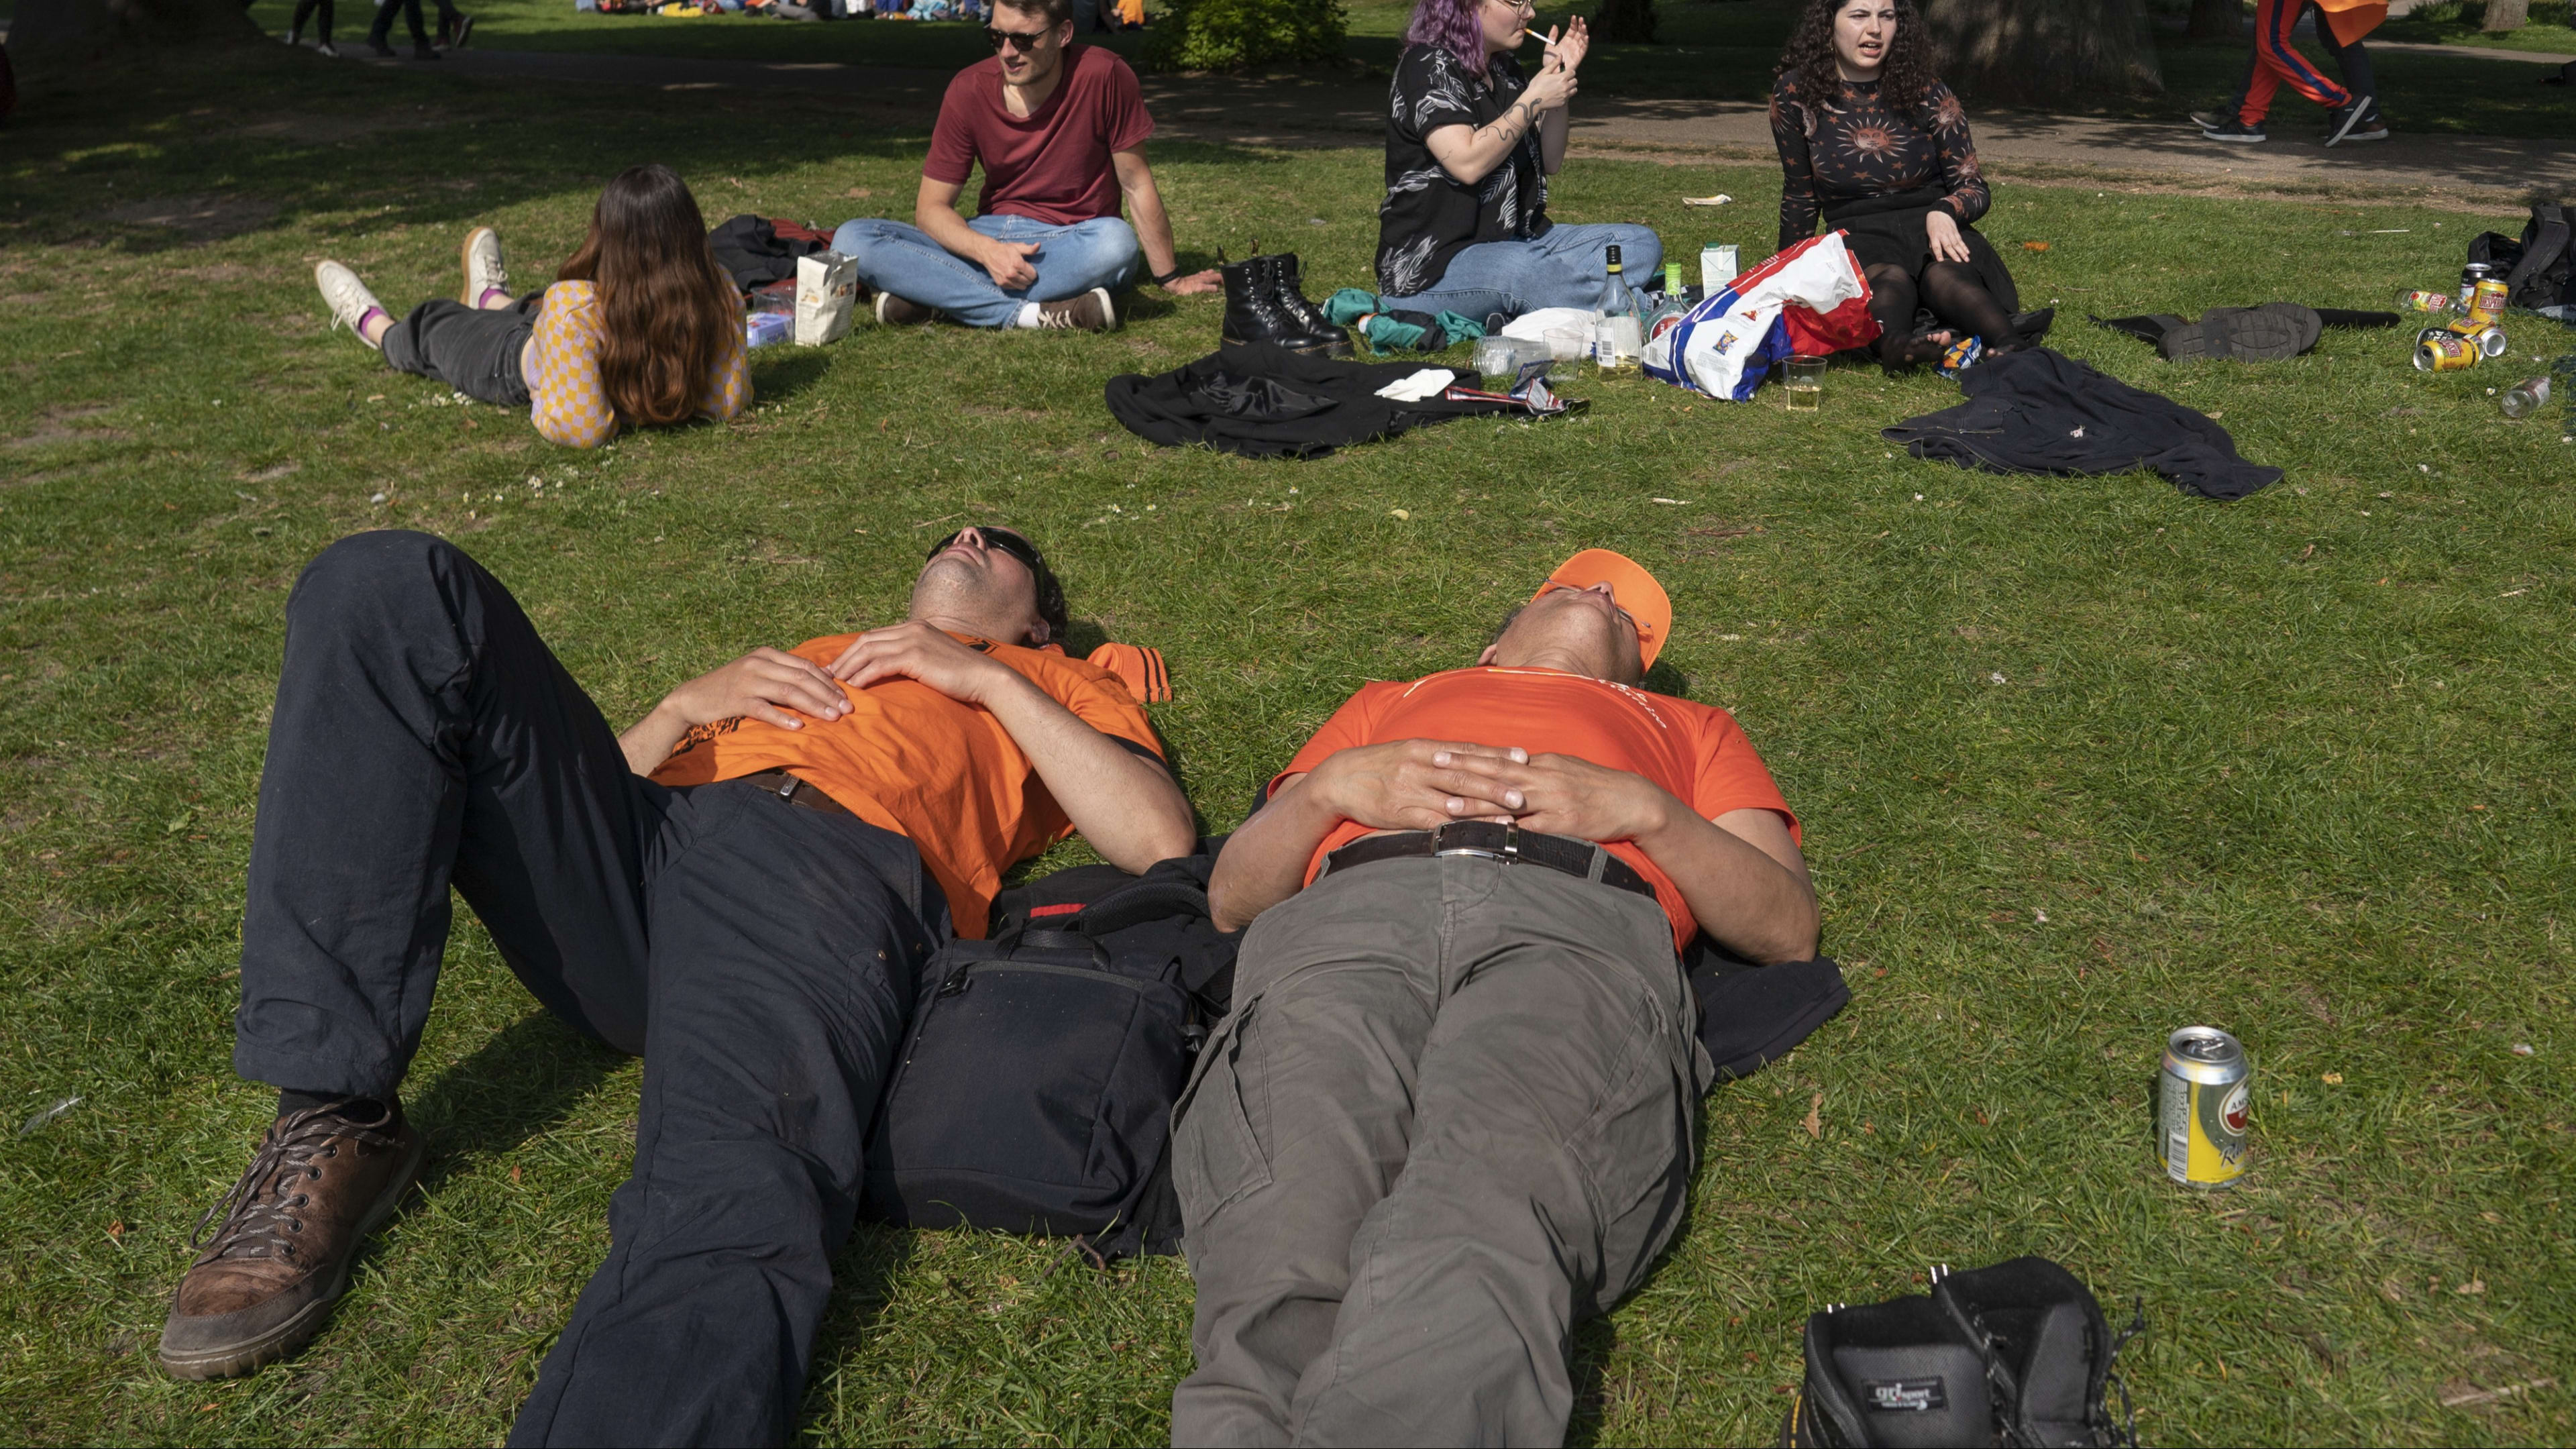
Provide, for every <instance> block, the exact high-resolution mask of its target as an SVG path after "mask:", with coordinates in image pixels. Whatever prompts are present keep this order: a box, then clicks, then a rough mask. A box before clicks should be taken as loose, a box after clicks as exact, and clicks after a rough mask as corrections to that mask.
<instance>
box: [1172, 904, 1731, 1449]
mask: <svg viewBox="0 0 2576 1449" xmlns="http://www.w3.org/2000/svg"><path fill="white" fill-rule="evenodd" d="M1693 1026H1694V1020H1693V1016H1692V998H1691V995H1690V988H1689V985H1688V983H1687V982H1686V981H1685V980H1684V979H1683V977H1682V973H1681V970H1680V967H1679V965H1678V963H1677V962H1676V961H1675V959H1674V956H1673V939H1672V928H1671V927H1670V925H1669V924H1667V922H1666V921H1665V918H1664V915H1663V912H1662V911H1661V910H1659V909H1658V908H1657V907H1656V905H1655V903H1654V902H1653V901H1652V900H1650V899H1648V898H1646V897H1643V896H1638V895H1632V894H1629V893H1626V892H1623V891H1618V890H1613V889H1611V888H1610V887H1608V886H1604V885H1597V884H1592V883H1588V882H1585V881H1582V880H1578V879H1576V878H1574V877H1572V876H1568V875H1562V874H1559V873H1557V872H1555V871H1550V870H1543V869H1541V868H1539V867H1537V866H1531V865H1509V866H1507V865H1504V864H1501V863H1499V862H1496V861H1491V860H1483V859H1477V858H1473V857H1463V856H1460V857H1450V858H1448V859H1423V860H1393V861H1382V862H1378V863H1375V864H1371V865H1366V866H1361V867H1358V868H1356V869H1354V870H1352V871H1350V872H1348V873H1347V874H1334V875H1329V876H1326V877H1325V878H1324V879H1322V880H1320V881H1318V882H1316V883H1315V884H1314V885H1313V886H1312V887H1310V888H1309V889H1307V890H1305V891H1303V892H1301V893H1300V894H1298V895H1297V896H1295V897H1293V898H1291V899H1290V900H1288V901H1286V902H1283V903H1282V904H1280V905H1278V906H1275V907H1273V908H1271V909H1270V910H1268V911H1266V912H1264V913H1263V914H1262V915H1261V917H1260V918H1259V919H1258V920H1256V921H1255V922H1254V923H1253V926H1252V930H1251V933H1250V934H1249V935H1248V936H1247V937H1245V939H1244V945H1243V953H1242V957H1241V960H1240V963H1239V964H1238V966H1237V971H1236V978H1235V1008H1234V1011H1233V1013H1232V1014H1231V1015H1229V1016H1228V1017H1227V1018H1226V1020H1225V1021H1224V1023H1223V1024H1222V1025H1220V1026H1219V1027H1218V1029H1217V1032H1216V1035H1215V1036H1214V1037H1213V1038H1212V1039H1211V1040H1210V1041H1209V1043H1208V1046H1207V1049H1206V1050H1205V1051H1204V1052H1202V1053H1201V1054H1200V1060H1199V1064H1198V1068H1197V1071H1196V1074H1195V1075H1194V1077H1193V1079H1192V1080H1191V1083H1190V1085H1189V1088H1188V1089H1187V1091H1186V1092H1184V1094H1183V1096H1182V1098H1181V1103H1180V1106H1179V1108H1178V1122H1177V1125H1176V1127H1175V1131H1174V1136H1173V1149H1172V1150H1173V1169H1172V1171H1173V1183H1174V1185H1175V1186H1176V1187H1177V1188H1178V1189H1179V1193H1180V1201H1181V1213H1182V1219H1183V1222H1184V1224H1185V1227H1186V1229H1187V1238H1186V1245H1187V1249H1188V1253H1189V1259H1190V1269H1191V1272H1192V1273H1193V1274H1194V1275H1195V1276H1196V1278H1197V1283H1198V1309H1197V1315H1196V1318H1195V1320H1194V1321H1193V1323H1192V1325H1191V1330H1190V1343H1191V1347H1192V1349H1193V1350H1195V1352H1196V1353H1197V1356H1198V1367H1197V1371H1196V1372H1195V1373H1192V1374H1191V1375H1190V1376H1189V1378H1188V1379H1187V1380H1185V1381H1183V1383H1182V1384H1181V1386H1180V1388H1179V1389H1178V1390H1177V1391H1176V1392H1175V1393H1174V1394H1173V1395H1172V1441H1173V1442H1174V1443H1175V1444H1183V1445H1191V1444H1262V1445H1269V1444H1290V1443H1295V1444H1555V1443H1560V1442H1562V1441H1563V1439H1564V1437H1565V1425H1566V1419H1567V1416H1568V1415H1569V1414H1570V1413H1571V1412H1572V1409H1573V1402H1574V1385H1573V1379H1572V1374H1571V1370H1570V1367H1569V1364H1568V1351H1569V1348H1570V1345H1571V1335H1572V1330H1573V1326H1574V1324H1575V1323H1576V1322H1577V1321H1578V1320H1579V1319H1580V1318H1582V1317H1584V1316H1587V1315H1590V1314H1594V1313H1598V1312H1601V1311H1602V1310H1603V1309H1605V1308H1607V1307H1608V1306H1609V1305H1610V1304H1612V1303H1615V1302H1616V1301H1618V1299H1620V1298H1621V1297H1623V1296H1624V1295H1626V1294H1627V1293H1628V1292H1630V1291H1631V1290H1633V1289H1634V1288H1635V1287H1636V1286H1637V1285H1638V1284H1639V1283H1640V1282H1641V1281H1643V1279H1644V1277H1645V1275H1646V1270H1647V1268H1648V1267H1649V1265H1651V1264H1652V1263H1653V1261H1654V1259H1655V1255H1656V1254H1657V1253H1659V1252H1661V1251H1662V1250H1663V1248H1664V1245H1665V1244H1666V1243H1668V1242H1670V1241H1671V1239H1672V1236H1673V1233H1674V1231H1675V1230H1676V1229H1677V1228H1678V1227H1679V1226H1680V1224H1681V1221H1682V1214H1683V1207H1684V1198H1685V1194H1686V1192H1687V1188H1688V1183H1689V1179H1690V1173H1691V1167H1692V1155H1693V1143H1694V1140H1695V1139H1694V1132H1695V1118H1696V1113H1697V1111H1698V1106H1699V1097H1700V1090H1701V1087H1702V1086H1703V1085H1704V1084H1705V1083H1706V1082H1707V1081H1708V1080H1709V1078H1710V1077H1711V1076H1712V1075H1713V1069H1712V1068H1711V1067H1710V1065H1709V1063H1708V1059H1707V1056H1706V1055H1705V1054H1704V1053H1703V1052H1701V1050H1700V1048H1699V1043H1698V1039H1697V1037H1696V1036H1695V1034H1694V1031H1693Z"/></svg>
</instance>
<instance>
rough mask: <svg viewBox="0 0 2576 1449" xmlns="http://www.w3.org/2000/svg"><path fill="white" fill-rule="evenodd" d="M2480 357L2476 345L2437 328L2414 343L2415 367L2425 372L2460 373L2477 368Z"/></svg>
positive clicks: (2430, 330)
mask: <svg viewBox="0 0 2576 1449" xmlns="http://www.w3.org/2000/svg"><path fill="white" fill-rule="evenodd" d="M2482 355H2484V354H2483V353H2482V352H2481V350H2480V349H2479V346H2478V344H2477V343H2475V342H2472V341H2470V340H2469V339H2468V338H2466V337H2462V336H2460V335H2459V334H2458V333H2455V332H2451V331H2448V330H2446V329H2443V328H2438V327H2437V328H2430V329H2427V330H2426V332H2425V334H2424V335H2423V336H2422V337H2421V338H2418V339H2417V340H2416V343H2415V365H2416V366H2417V367H2418V368H2420V369H2422V370H2423V371H2425V372H2460V371H2463V370H2465V369H2467V368H2472V367H2475V366H2477V365H2478V359H2479V357H2481V356H2482Z"/></svg>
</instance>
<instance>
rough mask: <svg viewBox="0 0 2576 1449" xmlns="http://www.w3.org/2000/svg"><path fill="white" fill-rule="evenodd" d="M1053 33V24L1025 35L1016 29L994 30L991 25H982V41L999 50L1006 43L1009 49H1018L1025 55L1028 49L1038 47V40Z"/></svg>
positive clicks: (1031, 49)
mask: <svg viewBox="0 0 2576 1449" xmlns="http://www.w3.org/2000/svg"><path fill="white" fill-rule="evenodd" d="M1053 34H1055V27H1054V26H1048V27H1047V28H1046V29H1044V30H1038V31H1032V32H1030V33H1029V34H1027V35H1022V34H1020V33H1019V32H1018V31H1016V30H996V29H994V28H993V27H992V26H989V25H987V26H985V27H984V43H985V44H986V45H989V46H991V47H993V48H994V49H995V50H1000V49H1001V48H1002V47H1003V46H1005V45H1007V46H1009V47H1010V48H1011V49H1013V50H1016V51H1018V52H1019V53H1020V54H1022V55H1026V54H1028V53H1029V52H1030V51H1033V50H1035V49H1037V48H1038V42H1039V41H1042V40H1044V39H1046V38H1047V37H1048V36H1051V35H1053Z"/></svg>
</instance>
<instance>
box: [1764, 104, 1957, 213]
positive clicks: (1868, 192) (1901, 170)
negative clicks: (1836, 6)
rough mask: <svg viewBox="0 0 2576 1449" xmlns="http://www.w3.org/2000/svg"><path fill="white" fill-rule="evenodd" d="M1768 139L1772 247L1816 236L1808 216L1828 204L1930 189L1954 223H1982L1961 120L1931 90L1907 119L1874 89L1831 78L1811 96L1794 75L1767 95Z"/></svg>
mask: <svg viewBox="0 0 2576 1449" xmlns="http://www.w3.org/2000/svg"><path fill="white" fill-rule="evenodd" d="M1771 139H1772V140H1773V141H1775V142H1777V143H1778V144H1779V147H1780V170H1781V172H1782V173H1783V181H1784V184H1783V185H1782V186H1781V188H1780V245H1782V246H1783V247H1786V246H1790V245H1792V244H1794V243H1797V242H1801V241H1804V240H1806V239H1807V238H1808V237H1811V236H1814V235H1815V234H1816V217H1817V215H1818V214H1819V213H1820V212H1823V211H1827V210H1830V209H1831V208H1832V207H1833V206H1834V205H1835V203H1837V202H1844V201H1859V200H1863V199H1865V198H1867V197H1872V196H1888V195H1892V194H1894V193H1896V192H1900V191H1914V190H1917V189H1920V188H1922V187H1926V186H1931V185H1933V184H1935V182H1936V180H1937V182H1938V184H1939V185H1940V187H1941V188H1942V190H1943V191H1944V192H1945V193H1947V194H1945V195H1944V196H1943V197H1942V198H1941V200H1940V202H1939V204H1940V205H1943V206H1947V207H1948V208H1950V210H1951V211H1952V212H1953V213H1954V214H1955V215H1956V216H1957V217H1958V219H1959V221H1960V222H1961V223H1962V224H1965V223H1968V222H1972V221H1975V220H1976V219H1977V218H1978V217H1981V216H1983V215H1985V214H1986V208H1987V206H1989V205H1990V204H1991V202H1992V198H1991V197H1989V196H1988V194H1987V192H1986V179H1985V173H1984V171H1982V170H1981V169H1979V167H1978V165H1977V146H1976V143H1975V142H1974V141H1973V140H1971V139H1970V138H1969V136H1968V113H1967V110H1966V109H1965V108H1964V107H1962V106H1961V105H1960V104H1959V98H1958V97H1957V96H1955V95H1952V94H1951V93H1950V88H1949V87H1948V86H1945V85H1943V84H1942V83H1940V82H1939V81H1934V82H1933V83H1932V84H1931V85H1930V86H1928V87H1926V88H1925V90H1924V92H1923V99H1922V102H1921V103H1920V104H1918V105H1916V106H1915V107H1914V108H1913V111H1912V113H1911V114H1909V115H1903V116H1899V115H1896V114H1894V113H1893V112H1891V111H1889V110H1888V109H1887V107H1886V106H1884V105H1881V104H1880V103H1879V99H1878V82H1876V81H1860V82H1853V81H1846V80H1841V79H1839V78H1837V79H1836V80H1835V82H1834V85H1833V88H1832V90H1831V91H1830V92H1826V93H1819V91H1818V89H1817V88H1816V87H1814V86H1810V85H1809V84H1807V82H1806V81H1805V80H1804V79H1803V78H1802V77H1800V76H1799V74H1798V73H1797V72H1796V71H1789V72H1787V73H1785V74H1783V75H1782V76H1781V77H1780V78H1779V80H1777V81H1775V82H1774V83H1773V84H1772V87H1771Z"/></svg>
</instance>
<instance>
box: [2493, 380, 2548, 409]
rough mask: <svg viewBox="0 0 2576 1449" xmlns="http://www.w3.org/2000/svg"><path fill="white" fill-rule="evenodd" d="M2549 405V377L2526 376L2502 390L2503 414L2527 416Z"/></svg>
mask: <svg viewBox="0 0 2576 1449" xmlns="http://www.w3.org/2000/svg"><path fill="white" fill-rule="evenodd" d="M2547 406H2549V379H2548V378H2545V377H2526V378H2524V379H2523V380H2522V381H2520V382H2517V383H2515V384H2514V385H2513V386H2511V387H2509V388H2506V389H2505V391H2504V415H2505V416H2506V417H2509V418H2527V417H2530V416H2531V415H2532V414H2533V413H2536V412H2538V411H2540V410H2541V409H2542V408H2545V407H2547Z"/></svg>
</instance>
